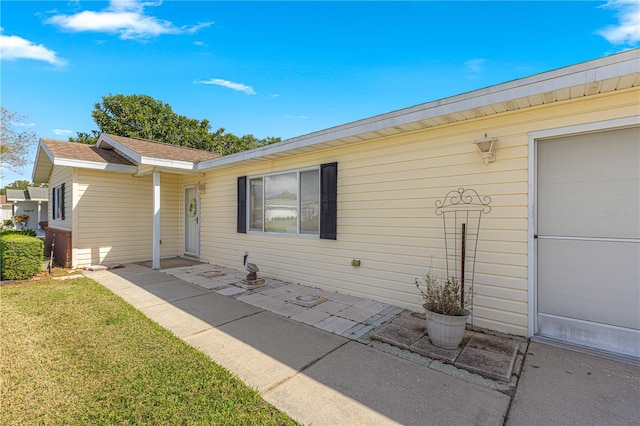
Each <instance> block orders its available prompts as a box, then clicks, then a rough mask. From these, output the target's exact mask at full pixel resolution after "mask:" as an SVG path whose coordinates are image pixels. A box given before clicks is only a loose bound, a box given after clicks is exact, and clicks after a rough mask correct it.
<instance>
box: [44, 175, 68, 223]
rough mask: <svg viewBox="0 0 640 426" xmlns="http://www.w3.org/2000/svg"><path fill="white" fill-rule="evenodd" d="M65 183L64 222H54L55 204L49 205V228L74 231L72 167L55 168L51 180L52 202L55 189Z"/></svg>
mask: <svg viewBox="0 0 640 426" xmlns="http://www.w3.org/2000/svg"><path fill="white" fill-rule="evenodd" d="M63 183H64V206H65V215H64V220H60V219H56V220H53V203H47V204H48V206H47V210H48V212H47V218H48V221H49V227H51V228H55V229H62V230H64V231H73V230H72V227H73V169H72V168H71V167H64V166H54V167H53V170H52V171H51V176H50V178H49V200H52V199H53V198H52V191H53V188H55V187H57V186H60V185H62V184H63Z"/></svg>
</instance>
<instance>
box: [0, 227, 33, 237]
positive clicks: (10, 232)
mask: <svg viewBox="0 0 640 426" xmlns="http://www.w3.org/2000/svg"><path fill="white" fill-rule="evenodd" d="M2 235H26V236H27V237H35V236H36V231H34V230H33V229H20V230H17V229H5V230H3V231H2Z"/></svg>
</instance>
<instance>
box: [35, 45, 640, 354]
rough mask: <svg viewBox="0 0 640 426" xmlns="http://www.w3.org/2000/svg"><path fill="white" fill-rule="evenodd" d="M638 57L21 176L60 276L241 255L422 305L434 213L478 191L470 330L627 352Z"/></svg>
mask: <svg viewBox="0 0 640 426" xmlns="http://www.w3.org/2000/svg"><path fill="white" fill-rule="evenodd" d="M639 53H640V50H633V51H628V52H624V53H621V54H618V55H614V56H610V57H606V58H602V59H598V60H594V61H590V62H586V63H582V64H578V65H574V66H571V67H567V68H563V69H559V70H555V71H551V72H547V73H543V74H538V75H535V76H532V77H528V78H524V79H520V80H516V81H511V82H508V83H504V84H500V85H497V86H492V87H488V88H485V89H481V90H477V91H474V92H469V93H465V94H461V95H458V96H454V97H451V98H446V99H442V100H439V101H435V102H429V103H426V104H422V105H418V106H414V107H411V108H407V109H403V110H399V111H395V112H391V113H388V114H384V115H380V116H376V117H372V118H368V119H364V120H361V121H357V122H353V123H349V124H345V125H341V126H337V127H333V128H330V129H326V130H322V131H319V132H315V133H311V134H308V135H304V136H300V137H296V138H293V139H289V140H285V141H283V142H280V143H277V144H273V145H269V146H265V147H261V148H258V149H254V150H251V151H246V152H241V153H237V154H233V155H228V156H224V157H218V156H216V155H214V154H212V153H208V152H203V151H197V150H192V149H187V148H181V147H176V146H171V145H164V144H159V143H155V142H151V141H146V140H141V139H132V138H122V137H117V136H112V135H107V134H103V135H101V136H100V139H99V141H98V144H97V145H96V146H95V147H90V146H87V145H76V144H71V143H68V142H59V141H52V140H46V139H43V140H41V141H40V145H39V149H38V154H37V157H36V161H35V166H34V172H33V180H34V182H49V186H50V189H49V191H51V195H50V198H52V197H55V196H56V194H58V195H57V198H56V200H58V201H55V202H53V204H55V203H59V204H61V205H62V207H63V208H60V207H59V206H58V207H54V208H52V209H50V212H49V231H50V232H57V233H68V236H69V243H68V245H69V253H70V258H69V263H70V264H72V265H73V266H85V265H90V264H97V263H104V262H134V261H142V260H147V259H153V265H154V267H156V268H157V267H159V264H160V263H159V261H160V259H161V258H165V257H171V256H183V255H186V256H193V257H195V258H198V259H201V260H202V261H206V262H210V263H215V264H218V265H223V266H228V267H235V268H240V267H241V265H242V254H243V252H244V251H248V252H249V253H250V256H251V261H252V262H254V263H256V264H257V265H259V267H260V271H261V273H263V274H264V275H266V276H272V277H277V278H280V279H283V280H287V281H291V282H299V283H303V284H306V285H309V286H315V287H320V288H324V289H327V290H335V291H339V292H343V293H350V294H353V295H358V296H366V297H368V298H372V299H376V300H380V301H383V302H388V303H392V304H394V305H398V306H402V307H407V308H411V309H414V310H416V311H420V310H421V306H420V300H419V298H418V293H417V291H416V288H415V285H414V280H415V278H416V277H419V276H422V275H423V274H424V273H425V271H426V270H427V269H428V267H429V265H430V264H431V262H432V260H431V259H432V258H433V263H434V266H436V267H441V266H442V265H443V258H444V252H445V245H444V234H443V220H442V217H441V216H438V215H436V212H435V202H436V201H437V200H441V199H443V198H444V196H445V195H446V194H447V193H448V192H449V191H451V190H453V191H455V190H457V189H458V188H461V187H464V188H472V189H474V190H476V191H477V192H478V193H479V194H480V195H481V196H489V197H491V199H492V201H491V207H492V210H491V212H490V213H489V214H487V215H485V216H484V217H483V218H482V223H481V226H480V231H479V239H478V244H477V255H476V264H475V286H474V287H475V288H474V291H475V297H474V304H473V324H474V326H476V327H482V328H487V329H491V330H496V331H499V332H506V333H511V334H515V335H522V336H534V335H535V336H540V337H544V338H550V339H557V340H560V341H564V342H569V343H575V344H579V345H584V346H588V347H591V348H595V349H601V350H605V351H611V352H616V353H620V354H624V355H627V356H631V357H635V358H640V315H638V312H640V276H639V274H640V270H639V268H638V259H639V258H640V221H639V220H638V216H639V206H640V161H639V158H640V108H639V105H640V102H639V101H640V87H639V86H640V55H639ZM485 136H486V137H487V139H489V140H491V139H493V138H495V139H496V140H495V143H496V145H495V146H496V149H495V161H493V162H488V164H486V165H485V161H484V159H483V156H481V155H480V153H479V152H478V149H477V147H476V144H475V141H477V140H482V139H485ZM487 160H489V158H488V156H487ZM293 197H295V202H292V199H294V198H293ZM298 209H299V210H301V211H299V212H298V211H297V210H298ZM60 211H62V213H60ZM56 241H57V240H56ZM353 259H357V260H360V262H359V265H360V266H352V260H353ZM353 264H354V265H358V262H353Z"/></svg>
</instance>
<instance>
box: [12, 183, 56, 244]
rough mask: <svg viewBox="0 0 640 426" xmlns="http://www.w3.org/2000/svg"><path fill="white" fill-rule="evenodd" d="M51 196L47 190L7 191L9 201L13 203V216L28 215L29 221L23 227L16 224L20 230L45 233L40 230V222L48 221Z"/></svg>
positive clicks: (30, 188) (33, 188)
mask: <svg viewBox="0 0 640 426" xmlns="http://www.w3.org/2000/svg"><path fill="white" fill-rule="evenodd" d="M48 197H49V194H48V189H47V188H35V187H32V186H30V187H28V188H27V190H26V191H24V190H22V189H7V201H10V202H11V203H12V205H13V206H12V209H13V212H12V216H21V215H27V216H29V219H28V220H27V222H26V225H25V226H24V227H23V226H22V225H21V224H15V225H16V227H17V228H18V229H21V228H27V229H33V230H34V231H36V232H37V233H43V231H44V230H42V229H40V222H44V221H46V220H47V210H48V206H49V202H48V201H49V198H48Z"/></svg>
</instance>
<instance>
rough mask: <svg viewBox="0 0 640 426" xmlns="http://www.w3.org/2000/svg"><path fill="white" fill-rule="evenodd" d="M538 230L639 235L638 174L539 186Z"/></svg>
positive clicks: (605, 235)
mask: <svg viewBox="0 0 640 426" xmlns="http://www.w3.org/2000/svg"><path fill="white" fill-rule="evenodd" d="M538 192H539V193H540V196H539V198H538V199H539V202H538V216H539V219H538V233H539V234H540V235H565V236H574V237H587V236H588V237H602V238H640V207H639V206H640V177H639V178H636V179H626V180H611V179H608V180H605V181H599V182H565V183H554V184H548V185H539V186H538Z"/></svg>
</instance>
